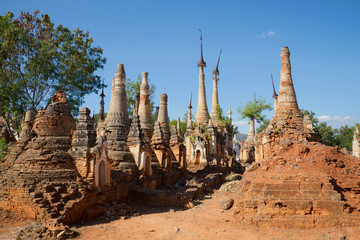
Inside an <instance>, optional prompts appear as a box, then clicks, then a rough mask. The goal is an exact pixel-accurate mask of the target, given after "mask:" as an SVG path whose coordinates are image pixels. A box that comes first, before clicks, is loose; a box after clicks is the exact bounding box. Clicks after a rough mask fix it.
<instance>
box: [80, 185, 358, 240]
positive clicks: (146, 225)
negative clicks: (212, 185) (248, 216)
mask: <svg viewBox="0 0 360 240" xmlns="http://www.w3.org/2000/svg"><path fill="white" fill-rule="evenodd" d="M237 183H238V181H233V182H229V183H226V184H224V185H223V186H222V187H221V188H220V189H219V190H217V191H215V192H214V193H212V194H210V195H206V196H204V199H203V200H201V201H199V202H198V203H197V205H196V206H195V207H194V208H191V209H188V210H180V209H179V210H177V209H174V210H171V209H169V208H159V207H156V208H155V207H151V206H146V207H144V206H133V207H135V208H137V209H138V211H139V213H140V216H136V217H131V218H129V219H120V220H115V221H111V222H107V223H101V222H94V223H91V224H89V225H87V226H82V227H79V228H77V229H76V230H77V231H78V232H79V233H80V236H79V237H78V238H77V239H79V240H80V239H82V240H85V239H86V240H91V239H94V240H110V239H161V240H162V239H174V240H175V239H180V240H185V239H227V240H230V239H249V240H252V239H294V240H295V239H302V240H303V239H322V240H330V239H339V240H340V239H341V240H345V239H346V240H348V239H360V228H343V229H340V228H330V229H313V230H296V229H274V228H272V229H269V228H262V229H259V228H257V227H244V226H240V225H239V224H238V223H236V222H234V214H235V213H236V211H237V208H236V202H235V204H234V207H233V208H231V209H230V210H227V211H225V210H222V208H221V206H220V205H219V202H220V201H221V200H223V199H224V198H226V197H228V196H230V197H232V198H233V199H236V192H235V190H236V189H237Z"/></svg>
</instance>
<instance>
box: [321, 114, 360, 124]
mask: <svg viewBox="0 0 360 240" xmlns="http://www.w3.org/2000/svg"><path fill="white" fill-rule="evenodd" d="M318 119H319V121H320V122H327V123H339V124H352V123H353V122H355V120H356V119H357V118H356V117H350V116H329V115H321V116H319V117H318Z"/></svg>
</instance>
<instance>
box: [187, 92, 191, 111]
mask: <svg viewBox="0 0 360 240" xmlns="http://www.w3.org/2000/svg"><path fill="white" fill-rule="evenodd" d="M191 100H192V93H191V95H190V105H189V107H188V108H189V109H191V108H192V106H191Z"/></svg>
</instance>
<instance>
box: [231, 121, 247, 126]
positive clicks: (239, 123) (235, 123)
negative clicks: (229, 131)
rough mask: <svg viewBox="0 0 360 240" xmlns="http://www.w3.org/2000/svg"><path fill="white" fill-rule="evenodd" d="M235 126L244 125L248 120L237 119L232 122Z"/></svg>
mask: <svg viewBox="0 0 360 240" xmlns="http://www.w3.org/2000/svg"><path fill="white" fill-rule="evenodd" d="M233 124H234V125H235V126H244V125H245V126H246V125H249V122H248V121H237V122H234V123H233Z"/></svg>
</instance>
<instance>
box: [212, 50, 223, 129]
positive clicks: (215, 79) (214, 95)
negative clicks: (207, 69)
mask: <svg viewBox="0 0 360 240" xmlns="http://www.w3.org/2000/svg"><path fill="white" fill-rule="evenodd" d="M221 52H222V48H221V49H220V53H219V58H218V61H217V64H216V67H215V69H214V71H213V92H212V105H211V112H210V117H211V119H212V121H213V122H214V123H215V125H216V124H217V123H218V122H219V119H218V115H217V113H216V110H217V106H218V105H219V94H218V86H217V82H218V80H219V79H218V77H217V76H218V75H219V62H220V56H221Z"/></svg>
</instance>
